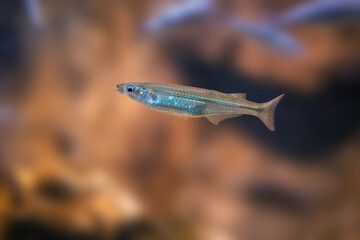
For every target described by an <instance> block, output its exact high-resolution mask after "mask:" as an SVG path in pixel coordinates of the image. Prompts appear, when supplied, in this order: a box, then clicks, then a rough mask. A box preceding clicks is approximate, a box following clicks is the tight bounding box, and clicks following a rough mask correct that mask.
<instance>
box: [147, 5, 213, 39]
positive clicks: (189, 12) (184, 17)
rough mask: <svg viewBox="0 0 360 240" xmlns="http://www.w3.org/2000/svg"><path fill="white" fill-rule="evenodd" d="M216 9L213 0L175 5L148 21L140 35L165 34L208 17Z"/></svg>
mask: <svg viewBox="0 0 360 240" xmlns="http://www.w3.org/2000/svg"><path fill="white" fill-rule="evenodd" d="M213 9H214V3H213V0H187V1H184V2H180V3H177V4H173V5H171V6H169V7H168V8H165V9H164V10H163V11H161V12H159V13H158V14H156V15H155V16H153V17H150V18H149V19H148V20H145V23H144V24H143V25H142V26H141V28H140V35H143V36H144V35H145V36H149V35H153V34H158V33H162V32H165V31H167V30H169V29H171V28H173V27H176V26H179V25H180V24H182V23H184V22H188V21H190V20H191V19H198V18H199V17H201V16H206V15H208V14H209V13H210V12H212V10H213Z"/></svg>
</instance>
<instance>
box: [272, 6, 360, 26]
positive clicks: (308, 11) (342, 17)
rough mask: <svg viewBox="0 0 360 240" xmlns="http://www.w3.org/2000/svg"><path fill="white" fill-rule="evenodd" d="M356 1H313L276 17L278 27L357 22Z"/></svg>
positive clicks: (357, 9) (359, 8) (359, 17)
mask: <svg viewBox="0 0 360 240" xmlns="http://www.w3.org/2000/svg"><path fill="white" fill-rule="evenodd" d="M359 19H360V1H358V0H314V1H309V2H307V3H304V4H300V5H299V6H295V7H294V8H292V9H290V10H288V11H286V12H285V13H283V14H281V15H280V16H278V17H276V20H275V22H276V24H278V25H280V26H286V27H289V26H294V25H298V24H305V23H336V22H339V21H340V22H344V21H346V20H350V21H351V20H352V21H357V22H358V21H359Z"/></svg>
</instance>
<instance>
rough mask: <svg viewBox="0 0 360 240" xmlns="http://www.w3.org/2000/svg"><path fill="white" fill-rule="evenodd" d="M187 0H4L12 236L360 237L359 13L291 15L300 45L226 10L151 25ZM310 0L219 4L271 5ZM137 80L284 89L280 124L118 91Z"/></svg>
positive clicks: (2, 111)
mask: <svg viewBox="0 0 360 240" xmlns="http://www.w3.org/2000/svg"><path fill="white" fill-rule="evenodd" d="M174 2H179V1H175V0H174V1H171V0H168V1H165V0H162V1H160V0H150V1H136V0H119V1H112V0H109V1H98V0H76V1H74V0H72V1H69V0H65V1H64V0H63V1H56V0H53V1H41V0H23V1H20V0H16V1H13V0H5V1H3V3H1V5H2V6H1V7H0V12H1V14H0V79H1V80H0V84H1V88H0V91H1V95H0V129H1V135H0V163H1V167H0V170H1V171H0V174H1V175H0V176H1V178H0V180H1V181H0V233H1V235H2V237H1V239H10V240H11V239H136V240H138V239H140V240H141V239H196V240H197V239H199V240H203V239H204V240H212V239H213V240H222V239H224V240H227V239H229V240H231V239H239V240H254V239H256V240H273V239H274V240H282V239H284V240H294V239H301V240H312V239H314V240H321V239H326V240H329V239H333V240H335V239H339V240H340V239H341V240H355V239H360V209H359V208H360V207H359V202H360V178H359V174H358V172H359V170H360V161H359V160H360V132H359V125H360V124H359V123H360V113H359V109H360V108H359V107H360V101H359V98H360V94H359V89H360V84H359V79H360V71H359V69H360V68H359V67H360V61H359V60H360V45H359V42H360V30H359V26H358V25H359V23H358V22H351V21H350V22H341V23H336V24H303V25H301V26H297V27H294V28H291V29H289V32H290V33H291V34H293V36H295V37H296V38H297V39H299V40H300V41H301V43H302V44H303V45H304V48H305V49H306V51H305V53H304V54H302V55H301V56H292V55H287V54H281V53H279V52H276V51H273V50H272V49H269V48H266V47H264V46H263V45H261V44H259V43H257V42H255V41H253V40H252V39H249V38H246V37H242V36H241V35H239V34H235V33H234V32H232V31H229V30H228V29H226V28H224V27H223V26H222V25H221V24H219V22H218V21H217V18H216V16H215V15H216V13H213V14H212V15H209V16H204V17H203V18H201V19H198V20H196V21H193V22H191V23H187V24H184V26H180V27H176V28H174V29H171V31H169V32H167V33H164V34H161V35H159V36H154V37H152V36H150V37H139V36H138V34H137V33H138V29H139V26H140V25H141V24H142V23H143V22H144V20H145V19H147V18H148V17H149V16H150V15H152V14H154V13H156V12H157V11H159V10H161V9H162V8H163V7H165V6H169V5H171V4H172V3H174ZM303 2H304V1H300V0H299V1H295V0H291V1H290V0H288V1H284V0H266V1H265V0H256V1H247V0H238V1H232V0H224V1H220V0H219V1H218V7H219V11H220V10H221V11H224V12H226V13H231V14H233V15H235V16H241V17H243V18H246V19H249V20H261V19H266V18H267V17H269V16H270V15H276V14H279V13H281V12H284V11H286V10H287V9H289V8H291V7H293V6H295V5H296V4H299V3H303ZM132 81H135V82H160V83H175V84H183V85H191V86H197V87H202V88H207V89H215V90H218V91H222V92H228V93H234V92H245V93H247V98H248V99H249V100H251V101H256V102H265V101H268V100H270V99H272V98H273V97H275V96H277V95H279V94H281V93H286V96H285V98H284V99H283V101H282V102H281V103H280V105H279V108H278V110H277V113H276V127H277V130H276V132H274V133H272V132H270V131H268V130H267V129H266V127H265V126H263V125H262V123H261V122H260V121H259V120H258V119H256V118H254V117H251V116H244V117H241V118H237V119H231V120H228V121H224V122H223V123H221V124H220V125H219V126H218V127H216V126H213V125H211V124H210V123H208V122H207V121H206V119H205V120H204V119H186V120H185V119H182V118H178V117H175V116H171V115H166V114H163V113H158V112H155V111H152V110H150V109H147V108H146V107H145V106H143V105H141V104H139V103H137V102H134V101H132V100H130V99H128V98H126V97H125V96H122V95H121V94H120V93H118V92H117V91H116V84H119V83H124V82H132Z"/></svg>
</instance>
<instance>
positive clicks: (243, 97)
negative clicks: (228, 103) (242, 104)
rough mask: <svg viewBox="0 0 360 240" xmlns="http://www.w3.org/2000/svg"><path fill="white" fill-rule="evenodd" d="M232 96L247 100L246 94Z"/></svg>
mask: <svg viewBox="0 0 360 240" xmlns="http://www.w3.org/2000/svg"><path fill="white" fill-rule="evenodd" d="M230 95H231V96H234V97H235V98H242V99H246V93H232V94H230Z"/></svg>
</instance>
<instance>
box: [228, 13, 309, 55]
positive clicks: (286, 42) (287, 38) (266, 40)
mask: <svg viewBox="0 0 360 240" xmlns="http://www.w3.org/2000/svg"><path fill="white" fill-rule="evenodd" d="M226 24H227V25H228V26H229V27H230V28H231V29H234V30H235V31H237V32H238V33H240V34H242V35H244V36H246V37H250V38H251V39H252V40H254V41H258V42H260V43H261V44H263V45H264V46H267V47H269V48H272V49H274V50H277V51H279V52H283V53H289V54H294V55H299V54H301V53H302V50H303V49H302V46H301V44H300V43H299V42H298V41H297V39H296V38H294V37H293V36H291V35H290V34H288V33H286V32H284V31H283V30H281V29H280V28H276V27H275V26H273V25H272V24H267V23H265V22H251V21H247V20H245V19H241V18H236V17H228V18H227V19H226Z"/></svg>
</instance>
